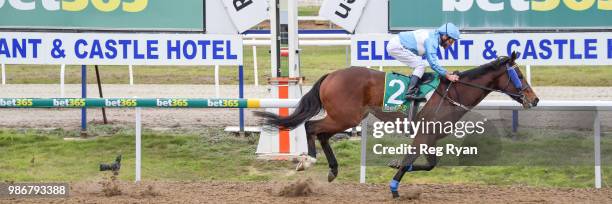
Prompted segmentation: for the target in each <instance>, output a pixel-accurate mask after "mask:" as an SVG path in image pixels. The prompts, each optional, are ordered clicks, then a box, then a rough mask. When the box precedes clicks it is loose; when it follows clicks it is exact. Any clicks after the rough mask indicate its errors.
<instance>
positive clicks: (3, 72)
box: [2, 64, 6, 85]
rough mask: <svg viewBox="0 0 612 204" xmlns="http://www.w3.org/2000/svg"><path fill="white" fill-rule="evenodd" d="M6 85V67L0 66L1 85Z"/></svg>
mask: <svg viewBox="0 0 612 204" xmlns="http://www.w3.org/2000/svg"><path fill="white" fill-rule="evenodd" d="M5 84H6V65H4V64H2V85H5Z"/></svg>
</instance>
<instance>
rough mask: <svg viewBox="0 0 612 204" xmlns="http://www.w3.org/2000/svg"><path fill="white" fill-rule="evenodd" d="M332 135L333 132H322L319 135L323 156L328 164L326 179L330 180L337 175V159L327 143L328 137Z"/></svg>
mask: <svg viewBox="0 0 612 204" xmlns="http://www.w3.org/2000/svg"><path fill="white" fill-rule="evenodd" d="M331 136H333V134H324V135H319V142H320V143H321V148H323V152H324V153H325V157H326V158H327V163H328V164H329V173H328V174H327V181H328V182H332V181H334V179H336V177H337V176H338V161H337V160H336V155H334V151H333V150H332V148H331V146H330V145H329V138H330V137H331Z"/></svg>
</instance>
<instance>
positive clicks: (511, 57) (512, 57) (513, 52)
mask: <svg viewBox="0 0 612 204" xmlns="http://www.w3.org/2000/svg"><path fill="white" fill-rule="evenodd" d="M516 58H517V55H516V51H512V55H510V62H514V60H516Z"/></svg>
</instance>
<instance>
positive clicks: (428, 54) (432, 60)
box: [425, 38, 459, 81]
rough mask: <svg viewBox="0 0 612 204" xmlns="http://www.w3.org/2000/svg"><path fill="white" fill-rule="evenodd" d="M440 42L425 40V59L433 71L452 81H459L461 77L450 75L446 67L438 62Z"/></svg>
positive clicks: (430, 39)
mask: <svg viewBox="0 0 612 204" xmlns="http://www.w3.org/2000/svg"><path fill="white" fill-rule="evenodd" d="M437 45H438V42H437V39H432V38H429V39H427V40H425V49H426V51H425V59H427V62H428V63H429V66H430V67H431V69H433V70H434V71H435V72H436V73H438V74H439V75H440V76H445V77H446V78H447V79H448V80H450V81H457V80H459V76H457V75H454V74H450V73H448V72H447V71H446V69H445V68H444V67H442V66H441V65H440V63H439V62H438V46H437Z"/></svg>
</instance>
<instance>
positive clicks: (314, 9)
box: [298, 6, 320, 16]
mask: <svg viewBox="0 0 612 204" xmlns="http://www.w3.org/2000/svg"><path fill="white" fill-rule="evenodd" d="M319 8H320V7H319V6H300V7H298V16H318V15H319Z"/></svg>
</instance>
